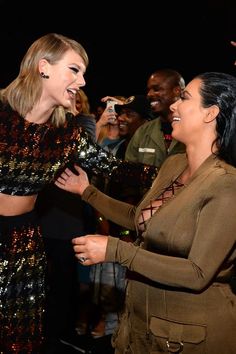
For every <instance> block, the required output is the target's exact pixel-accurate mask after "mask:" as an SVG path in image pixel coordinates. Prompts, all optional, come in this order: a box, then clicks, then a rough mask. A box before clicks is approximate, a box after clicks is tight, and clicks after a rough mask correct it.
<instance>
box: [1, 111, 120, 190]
mask: <svg viewBox="0 0 236 354" xmlns="http://www.w3.org/2000/svg"><path fill="white" fill-rule="evenodd" d="M69 162H72V163H73V162H77V163H78V164H79V165H80V166H81V167H83V168H85V169H88V170H90V171H93V173H95V174H97V173H104V174H109V173H110V172H111V171H112V170H113V168H116V167H117V165H119V161H118V160H117V159H116V158H115V157H114V156H113V155H111V154H109V153H107V152H106V151H104V150H102V149H101V148H100V147H99V146H98V145H96V144H95V143H94V142H93V141H92V139H91V138H90V137H89V136H88V134H87V133H86V132H84V131H83V129H82V128H81V127H78V123H77V120H76V119H74V117H73V116H70V117H68V119H67V121H66V123H65V124H64V126H63V127H59V128H57V127H53V126H52V125H50V124H49V123H45V124H35V123H31V122H28V121H26V120H25V119H24V118H22V117H20V116H19V114H18V113H17V112H14V111H12V109H11V108H10V107H9V106H7V107H4V108H3V106H2V104H0V192H1V193H5V194H10V195H21V196H23V195H33V194H37V193H38V192H39V191H40V190H41V189H42V188H43V187H44V185H45V184H46V183H48V182H50V181H52V179H53V178H54V176H55V174H56V172H57V171H58V170H59V169H60V168H63V167H64V166H65V165H66V164H67V163H69Z"/></svg>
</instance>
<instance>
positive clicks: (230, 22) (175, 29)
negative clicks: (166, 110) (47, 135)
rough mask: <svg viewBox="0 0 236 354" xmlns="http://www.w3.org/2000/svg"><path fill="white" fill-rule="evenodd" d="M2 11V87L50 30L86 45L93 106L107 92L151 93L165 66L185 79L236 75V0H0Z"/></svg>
mask: <svg viewBox="0 0 236 354" xmlns="http://www.w3.org/2000/svg"><path fill="white" fill-rule="evenodd" d="M106 2H107V1H106ZM127 6H128V7H129V8H128V9H127V8H126V7H127ZM0 11H1V22H0V49H1V65H0V87H4V86H6V85H7V84H8V83H9V82H10V81H11V80H13V79H14V78H15V77H16V76H17V74H18V70H19V65H20V61H21V59H22V57H23V55H24V54H25V52H26V50H27V49H28V47H29V46H30V45H31V43H32V42H33V41H34V40H35V39H37V38H38V37H40V36H42V35H44V34H46V33H48V32H58V33H61V34H64V35H67V36H70V37H73V38H74V39H76V40H78V41H79V42H80V43H81V44H82V45H83V46H84V47H85V49H86V51H87V53H88V55H89V59H90V64H89V67H88V69H87V72H86V75H85V79H86V82H87V84H86V86H85V88H84V90H85V92H86V93H87V95H88V96H89V99H90V102H91V104H92V106H94V105H95V103H96V102H97V101H98V100H99V99H100V98H101V97H103V96H105V95H125V96H129V95H132V94H140V93H145V90H146V81H147V78H148V77H149V75H150V74H151V73H152V72H153V71H155V70H157V69H159V68H163V67H169V68H173V69H176V70H178V71H180V72H181V73H182V75H183V76H184V78H185V80H186V82H188V81H189V80H190V79H191V78H192V77H193V76H194V75H196V74H198V73H200V72H204V71H224V72H228V73H230V74H233V75H235V74H236V67H235V66H234V65H233V63H234V61H235V60H236V48H234V47H232V46H231V44H230V40H235V41H236V0H224V1H222V0H205V1H204V0H198V1H191V0H189V1H178V2H174V0H172V1H168V0H163V1H155V0H152V1H145V0H132V2H131V1H129V0H127V1H112V2H110V3H109V5H105V4H104V2H103V1H100V2H98V1H96V0H93V1H88V0H87V1H86V0H83V1H81V0H77V1H73V0H68V1H65V0H60V2H57V1H50V0H48V1H45V0H41V1H37V2H36V1H31V2H30V1H29V0H27V1H20V0H18V1H17V2H12V1H10V0H7V1H5V0H0Z"/></svg>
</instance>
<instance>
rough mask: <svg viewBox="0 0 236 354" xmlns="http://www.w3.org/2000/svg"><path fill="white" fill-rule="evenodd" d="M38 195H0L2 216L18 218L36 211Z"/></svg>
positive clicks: (0, 213) (0, 212)
mask: <svg viewBox="0 0 236 354" xmlns="http://www.w3.org/2000/svg"><path fill="white" fill-rule="evenodd" d="M36 198H37V195H31V196H16V195H8V194H3V193H0V215H2V216H16V215H21V214H24V213H28V212H30V211H32V210H33V209H34V204H35V201H36Z"/></svg>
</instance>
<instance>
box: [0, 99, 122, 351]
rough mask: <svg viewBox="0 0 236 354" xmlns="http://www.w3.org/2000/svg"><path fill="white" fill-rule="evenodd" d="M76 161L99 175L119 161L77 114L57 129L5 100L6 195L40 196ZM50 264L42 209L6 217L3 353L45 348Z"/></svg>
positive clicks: (0, 136)
mask: <svg viewBox="0 0 236 354" xmlns="http://www.w3.org/2000/svg"><path fill="white" fill-rule="evenodd" d="M74 162H78V163H79V164H80V165H81V166H82V167H83V168H84V169H89V170H90V171H91V170H92V171H93V172H94V173H95V174H97V173H105V174H109V173H110V172H111V171H112V170H113V169H114V168H116V167H117V165H118V164H119V161H118V160H117V159H116V158H115V157H113V156H112V155H108V153H106V152H105V151H103V150H102V149H101V148H100V147H98V146H97V145H95V144H94V143H93V142H92V140H91V139H90V138H89V136H88V135H87V134H86V133H85V132H84V131H83V130H82V128H79V127H78V125H77V122H76V119H73V116H71V117H68V119H67V121H66V123H65V124H64V126H62V127H59V128H57V127H54V126H52V125H50V124H49V123H46V124H35V123H31V122H28V121H26V120H25V119H24V118H22V117H20V116H19V114H18V113H17V112H14V111H13V110H12V109H11V108H10V107H9V106H8V105H7V106H6V105H5V106H3V104H2V103H0V192H1V193H4V194H8V195H16V196H30V195H35V194H37V193H38V192H39V191H40V190H41V189H42V188H43V187H44V186H45V184H47V183H49V182H51V181H52V180H53V179H54V177H55V175H56V173H57V172H59V171H60V169H63V168H64V167H65V166H66V165H67V164H68V163H72V164H73V163H74ZM45 263H46V258H45V253H44V248H43V243H42V235H41V228H40V225H39V221H38V217H37V215H36V213H35V212H34V211H32V212H30V213H27V214H23V215H17V216H1V215H0V353H4V354H10V353H17V354H19V353H24V354H29V353H33V354H37V353H40V352H41V349H40V348H41V344H42V341H43V329H42V322H43V312H44V298H45V293H44V272H45Z"/></svg>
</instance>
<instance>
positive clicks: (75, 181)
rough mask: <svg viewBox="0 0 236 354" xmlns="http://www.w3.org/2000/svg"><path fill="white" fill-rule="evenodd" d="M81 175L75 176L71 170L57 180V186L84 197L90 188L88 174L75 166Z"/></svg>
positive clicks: (63, 173)
mask: <svg viewBox="0 0 236 354" xmlns="http://www.w3.org/2000/svg"><path fill="white" fill-rule="evenodd" d="M74 167H75V169H76V171H77V172H78V174H79V175H76V174H74V173H73V172H72V171H71V170H70V169H69V168H66V169H65V171H64V172H62V174H61V175H60V176H59V177H58V178H57V180H56V181H55V185H56V186H57V187H59V188H61V189H63V190H65V191H67V192H71V193H76V194H79V195H82V194H83V192H84V190H85V189H86V188H87V187H88V186H89V180H88V176H87V173H86V172H85V171H84V170H83V169H82V168H80V167H79V166H77V165H75V166H74Z"/></svg>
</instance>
